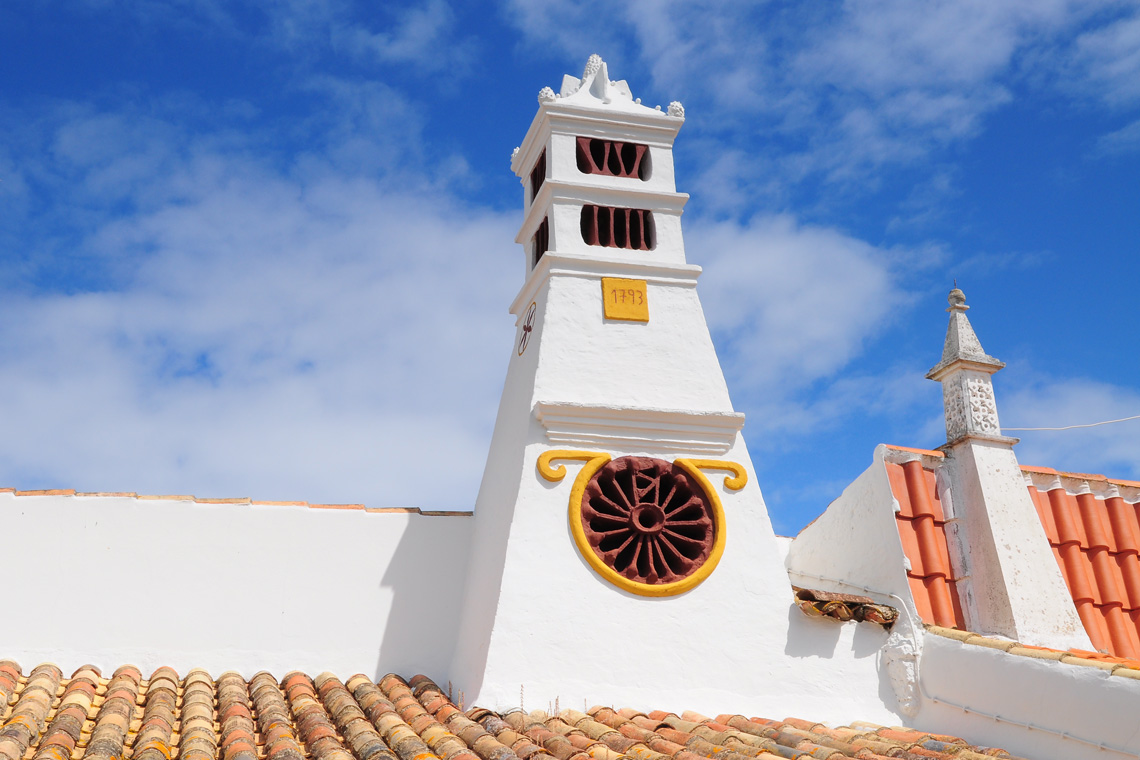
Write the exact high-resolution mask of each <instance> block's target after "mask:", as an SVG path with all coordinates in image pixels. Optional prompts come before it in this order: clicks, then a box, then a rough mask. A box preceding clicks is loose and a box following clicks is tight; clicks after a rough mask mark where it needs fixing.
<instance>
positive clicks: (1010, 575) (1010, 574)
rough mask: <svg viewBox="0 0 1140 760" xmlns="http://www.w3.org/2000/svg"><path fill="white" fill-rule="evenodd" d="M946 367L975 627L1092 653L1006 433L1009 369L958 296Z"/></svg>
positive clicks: (953, 467)
mask: <svg viewBox="0 0 1140 760" xmlns="http://www.w3.org/2000/svg"><path fill="white" fill-rule="evenodd" d="M949 302H950V308H949V309H947V311H949V312H950V325H949V328H948V329H947V331H946V343H945V346H944V348H943V351H942V361H940V362H939V363H938V364H937V365H935V366H934V368H933V369H931V370H930V372H928V373H927V375H926V376H927V378H929V379H931V380H935V381H938V382H940V383H942V399H943V405H944V407H945V414H946V441H947V442H946V444H945V445H944V446H942V447H940V448H941V450H942V451H943V452H945V454H946V463H945V465H944V466H945V468H946V472H947V474H948V476H949V477H948V478H947V479H946V480H945V481H944V482H945V483H946V486H945V490H946V492H947V493H945V494H944V495H943V497H942V502H943V504H951V505H952V509H953V514H954V518H953V520H954V521H955V522H956V523H957V530H956V532H954V534H956V535H957V536H958V544H959V545H958V546H957V547H953V546H951V547H950V548H951V551H955V549H957V551H958V552H959V553H960V556H961V558H962V570H963V574H964V576H965V577H964V578H962V579H960V580H959V581H958V588H959V590H960V591H963V593H964V596H965V598H964V599H963V600H962V602H963V607H964V609H965V611H966V617H967V622H968V625H969V626H970V627H971V628H972V629H974V630H975V631H977V632H979V633H989V634H998V635H1001V636H1006V637H1009V638H1011V639H1016V640H1018V641H1020V642H1022V643H1024V644H1031V645H1036V646H1047V647H1054V648H1058V649H1069V648H1072V647H1077V648H1081V649H1091V648H1092V645H1091V643H1090V642H1089V639H1088V635H1087V634H1086V633H1085V630H1084V627H1083V626H1082V624H1081V621H1080V618H1079V617H1078V616H1077V610H1076V607H1075V606H1074V605H1073V600H1072V597H1071V596H1070V595H1069V592H1068V590H1067V589H1066V587H1065V581H1064V579H1063V577H1062V576H1061V571H1060V568H1059V567H1058V566H1057V561H1056V559H1055V558H1054V556H1053V553H1052V550H1051V549H1050V547H1049V541H1048V538H1047V537H1046V535H1045V530H1044V528H1043V527H1042V525H1041V521H1040V519H1039V518H1038V516H1037V512H1036V509H1035V508H1034V506H1033V500H1032V498H1031V497H1030V495H1029V492H1028V491H1027V490H1026V487H1025V478H1024V476H1023V475H1022V473H1021V468H1020V467H1019V466H1018V463H1017V457H1016V456H1015V455H1014V453H1013V446H1014V444H1016V443H1017V441H1018V439H1016V438H1010V437H1007V436H1004V435H1002V433H1001V425H1000V423H999V422H998V410H997V402H996V400H995V398H994V389H993V382H992V379H991V377H992V375H993V374H994V373H995V372H997V371H998V370H1000V369H1001V368H1002V367H1004V366H1005V364H1004V363H1002V362H1000V361H998V360H997V359H995V358H994V357H992V356H990V355H988V354H987V353H986V352H985V351H984V350H983V349H982V344H981V342H980V341H979V340H978V336H977V335H976V334H975V333H974V329H973V327H971V326H970V320H969V319H968V318H967V317H966V311H967V310H968V309H969V308H970V307H969V306H967V305H966V296H965V294H964V293H963V292H962V291H961V290H958V289H957V288H954V289H953V290H951V291H950V296H949Z"/></svg>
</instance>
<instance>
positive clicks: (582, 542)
mask: <svg viewBox="0 0 1140 760" xmlns="http://www.w3.org/2000/svg"><path fill="white" fill-rule="evenodd" d="M556 459H561V460H564V461H575V462H585V466H584V467H583V468H582V469H581V470H580V471H579V472H578V477H576V478H574V486H573V488H571V489H570V505H569V510H568V514H567V518H568V519H569V521H570V532H571V533H572V534H573V536H574V543H575V544H576V545H577V546H578V552H579V553H580V554H581V555H582V558H583V559H585V560H586V562H587V563H589V565H590V567H592V568H593V569H594V572H596V573H597V574H598V575H600V576H602V577H603V578H605V579H606V580H607V581H609V582H610V583H612V584H613V585H615V586H617V587H618V588H620V589H624V590H625V591H629V592H630V593H632V594H637V595H639V596H675V595H676V594H681V593H684V592H686V591H688V590H690V589H692V588H695V587H696V586H698V585H700V583H701V582H703V581H704V580H705V579H706V578H708V577H709V576H710V575H711V574H712V571H713V570H715V569H716V566H717V563H718V562H720V558H721V555H722V554H724V543H725V534H726V532H727V531H726V528H725V522H724V507H723V505H722V504H721V502H720V496H719V495H718V494H717V492H716V489H715V488H714V487H713V485H712V483H710V482H709V480H708V478H707V477H706V476H705V474H704V473H703V472H701V470H714V471H718V472H728V473H731V475H726V476H725V477H724V487H725V488H727V489H728V490H730V491H739V490H740V489H741V488H744V486H745V485H746V484H747V483H748V473H747V472H745V470H744V467H742V466H741V465H740V464H737V463H736V462H726V461H721V460H717V459H677V460H674V462H673V464H675V465H677V466H678V467H680V468H682V469H683V470H684V471H685V472H686V473H688V474H689V475H690V476H692V477H693V479H694V480H696V481H697V483H699V484H700V486H701V488H703V489H704V492H705V494H706V495H707V496H708V498H709V502H710V504H711V505H712V509H713V521H714V523H715V524H716V540H715V542H714V543H713V547H712V551H710V552H709V556H708V559H706V560H705V563H704V564H703V565H701V566H700V567H699V568H698V569H697V571H696V572H694V573H693V574H692V575H690V576H688V577H687V578H682V579H681V580H679V581H674V582H673V583H658V584H650V583H641V582H640V581H634V580H630V579H629V578H626V577H625V576H624V575H621V574H620V573H618V572H617V571H615V570H614V569H613V568H611V567H609V566H608V565H607V564H606V563H605V562H603V561H602V558H601V557H599V556H598V555H597V554H596V553H595V552H594V548H593V547H592V546H590V542H589V541H588V540H587V539H586V533H585V531H584V530H583V529H582V497H583V496H584V495H585V493H586V486H587V485H589V483H590V480H591V478H593V477H594V475H595V473H597V471H598V470H600V469H602V468H603V467H605V466H606V463H608V462H609V461H610V459H611V457H610V455H609V454H606V453H605V452H601V451H575V450H570V449H552V450H551V451H545V452H543V453H542V454H540V455H539V457H538V472H539V474H540V475H542V477H543V478H545V479H546V480H548V481H550V482H552V483H557V482H559V481H561V480H562V479H563V478H565V477H566V465H562V464H560V465H558V466H552V465H551V462H553V461H554V460H556Z"/></svg>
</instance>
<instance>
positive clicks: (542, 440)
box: [451, 78, 898, 723]
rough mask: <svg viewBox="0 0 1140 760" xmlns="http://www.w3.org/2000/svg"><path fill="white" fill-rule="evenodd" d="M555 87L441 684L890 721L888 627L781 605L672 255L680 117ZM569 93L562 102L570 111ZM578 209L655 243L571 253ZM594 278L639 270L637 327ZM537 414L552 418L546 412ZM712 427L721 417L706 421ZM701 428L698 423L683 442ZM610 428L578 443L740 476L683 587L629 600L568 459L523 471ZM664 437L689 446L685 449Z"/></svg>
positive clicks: (684, 282) (698, 313)
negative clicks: (714, 448)
mask: <svg viewBox="0 0 1140 760" xmlns="http://www.w3.org/2000/svg"><path fill="white" fill-rule="evenodd" d="M564 82H565V83H564V87H563V91H562V93H563V97H561V98H558V99H556V100H555V101H554V102H552V103H545V104H543V105H542V106H541V107H540V109H539V114H538V115H537V116H536V118H535V121H534V123H533V124H532V125H531V128H530V131H529V132H528V134H527V137H526V139H525V140H524V141H523V147H522V150H521V151H520V153H519V154H518V155H517V156H516V157H515V159H514V161H513V163H512V168H513V169H514V170H515V172H516V173H517V174H518V175H519V177H520V179H521V180H522V181H523V182H524V183H525V182H528V181H529V180H528V174H529V170H530V167H531V166H533V165H534V161H535V160H537V158H538V153H539V151H540V150H541V149H542V147H541V146H548V154H547V165H548V167H549V171H550V179H549V180H547V182H546V185H544V187H543V189H542V190H540V192H539V193H538V194H537V197H536V198H535V199H534V202H533V205H532V207H531V208H530V209H528V212H527V215H526V218H525V219H524V221H523V225H522V227H521V229H520V233H519V236H518V240H519V241H527V240H529V237H530V236H531V235H532V234H533V230H534V229H535V228H536V227H537V225H538V223H539V222H541V219H542V218H544V217H546V218H549V219H551V220H552V230H554V231H555V233H554V235H553V237H552V242H551V250H550V252H549V253H548V254H547V255H546V256H544V257H543V259H542V260H541V261H540V262H539V263H538V264H537V265H536V266H535V267H534V270H533V271H532V272H531V273H530V276H529V278H528V281H527V282H526V283H525V284H524V285H523V287H522V288H521V290H520V293H519V295H518V297H517V298H516V299H515V301H514V303H513V304H512V307H511V308H512V311H513V312H514V313H515V314H516V315H518V314H522V313H523V311H524V310H525V309H526V308H528V307H529V304H530V303H531V302H532V301H533V302H535V303H536V304H537V310H538V314H539V319H538V321H537V323H536V329H535V331H534V333H533V335H532V338H531V340H532V343H531V347H530V348H528V350H527V352H526V354H525V355H524V356H522V357H517V356H513V357H512V359H511V365H510V369H509V371H508V376H507V381H506V387H505V388H504V392H503V398H502V401H501V404H500V407H499V415H498V418H497V420H496V426H495V432H494V437H493V440H492V444H491V452H490V455H489V457H488V462H487V468H486V470H485V471H484V477H483V483H482V486H481V488H480V493H479V498H478V501H477V503H476V509H475V535H474V540H473V547H472V553H471V564H470V568H469V572H468V583H467V594H466V598H465V600H464V608H463V613H462V617H461V621H460V638H459V642H458V644H457V649H456V657H455V664H454V666H453V668H452V670H451V678H452V680H453V681H454V683H455V685H456V688H458V689H462V690H463V691H464V693H465V695H466V698H467V701H468V703H476V702H477V703H479V704H484V705H487V706H489V707H492V708H506V707H511V706H519V700H520V694H522V695H525V696H523V697H522V699H523V700H524V705H523V706H527V707H534V706H542V707H545V706H546V705H547V704H548V703H551V702H553V701H555V700H556V699H557V700H558V701H559V702H560V703H561V704H563V705H578V704H582V703H583V702H586V703H588V704H593V703H595V702H599V701H601V702H605V703H607V704H620V705H638V706H649V705H653V706H655V707H659V708H661V709H669V710H677V711H680V710H684V709H695V710H698V711H702V712H706V713H708V714H712V715H715V714H718V712H724V711H728V710H731V711H734V712H736V711H745V712H748V713H749V714H773V715H781V716H783V715H787V714H797V713H799V714H804V715H811V716H813V717H815V718H817V719H822V720H832V721H851V720H857V719H869V720H878V721H882V722H891V723H893V722H897V720H898V712H897V710H896V707H895V698H894V695H893V692H892V691H891V688H890V685H889V683H888V682H887V680H886V676H885V675H883V674H882V673H881V672H880V669H879V652H880V648H881V647H882V645H883V643H884V642H885V641H886V637H887V634H886V632H885V631H884V630H883V629H882V628H881V627H879V626H875V625H869V624H856V623H849V624H841V623H838V622H837V621H834V620H831V619H827V620H819V619H815V618H809V617H807V616H805V615H804V614H803V613H802V612H801V611H800V610H799V608H798V607H796V606H795V604H794V602H793V597H792V593H791V589H790V587H789V584H788V577H787V573H786V571H785V569H784V566H783V556H784V548H785V546H786V542H785V543H784V544H781V542H779V541H778V540H777V538H776V536H775V535H774V533H773V531H772V526H771V523H770V521H769V518H768V514H767V510H766V508H765V505H764V500H763V497H762V495H761V493H760V488H759V484H758V483H757V480H756V475H755V472H754V470H753V468H752V463H751V459H750V457H749V454H748V450H747V448H746V446H745V444H744V441H743V438H742V437H741V436H740V434H739V432H738V431H739V423H740V422H741V418H740V415H738V414H736V413H735V411H734V409H733V406H732V402H731V399H730V398H729V394H728V388H727V386H726V384H725V381H724V376H723V374H722V372H721V368H720V364H719V362H718V360H717V357H716V352H715V350H714V348H713V344H712V339H711V337H710V335H709V331H708V327H707V325H706V323H705V318H704V313H703V310H702V308H701V303H700V300H699V298H698V294H697V289H696V287H695V286H696V280H697V275H698V274H699V273H700V269H699V267H692V266H689V265H687V264H686V263H685V252H684V242H683V239H682V236H681V227H680V211H681V208H682V207H683V204H684V200H685V199H686V198H687V196H685V195H683V194H679V193H676V192H675V188H674V185H673V174H672V157H671V153H670V151H671V146H672V139H673V137H674V136H675V134H676V130H677V129H678V128H679V126H680V123H681V122H680V119H678V118H675V117H670V116H667V115H665V114H662V113H658V112H655V111H653V110H652V109H645V108H642V107H640V106H636V103H633V102H631V101H626V100H622V99H620V98H618V99H615V100H614V101H613V102H612V103H611V102H606V101H605V98H604V97H603V96H601V95H599V94H598V91H596V90H591V94H590V95H589V97H588V98H587V96H586V95H583V94H582V92H583V90H584V89H585V88H586V87H587V84H586V83H580V84H578V85H576V84H575V82H574V81H573V78H567V79H566V80H564ZM602 89H603V90H605V88H602ZM619 89H620V88H619ZM603 94H604V93H603ZM572 98H576V99H577V100H574V103H577V104H578V105H574V107H571V106H572V105H573V104H572V103H568V102H567V101H569V100H571V99H572ZM615 104H616V105H615ZM634 106H636V107H634ZM676 110H677V109H674V111H675V112H676ZM587 129H588V130H589V131H588V132H587V131H584V130H587ZM577 134H588V135H591V136H597V137H602V138H607V139H616V140H634V141H638V142H644V143H646V144H649V145H650V150H651V158H652V174H651V177H650V180H649V181H648V182H641V181H640V180H633V179H629V178H625V179H623V178H615V177H599V176H595V177H590V178H588V179H587V178H584V177H583V175H581V174H580V173H579V172H578V170H577V167H576V165H575V163H574V154H573V150H574V140H573V138H574V136H575V135H577ZM582 203H600V204H606V205H616V206H628V207H642V208H651V209H653V211H654V217H655V220H656V223H657V246H656V248H655V250H654V251H652V252H645V251H621V250H618V249H613V248H599V247H590V246H585V245H584V244H581V242H580V241H581V234H580V229H579V217H578V212H579V210H580V208H581V204H582ZM605 276H611V277H632V278H638V279H644V280H646V281H647V284H648V286H647V297H648V302H649V321H648V323H641V322H621V321H612V320H606V319H604V317H603V308H602V289H601V282H600V280H601V278H602V277H605ZM550 410H553V411H555V412H556V413H557V414H555V415H554V416H555V418H557V419H551V418H550V417H548V416H547V412H548V411H550ZM583 410H588V413H587V412H585V411H583ZM647 410H648V411H647ZM559 415H561V416H560V417H559ZM587 417H588V426H587V425H585V424H584V423H583V422H582V421H583V420H584V419H585V418H587ZM649 418H651V419H652V422H653V424H654V425H655V426H656V427H657V430H658V435H657V440H656V441H654V440H633V438H634V436H633V435H631V434H630V430H631V428H632V427H635V423H637V425H640V426H642V429H644V423H645V422H646V421H647V419H649ZM709 420H717V421H718V422H717V424H716V426H715V427H714V428H713V431H710V430H709V429H708V425H707V424H706V423H707V421H709ZM571 427H572V428H573V430H572V431H571V432H567V431H568V429H569V428H571ZM587 427H592V428H593V429H594V431H595V432H594V433H592V434H589V433H587V432H585V431H586V428H587ZM701 427H705V428H706V429H705V431H704V433H702V435H701V436H696V437H693V436H692V435H691V433H692V432H693V431H694V430H695V429H699V428H701ZM615 429H617V430H624V431H625V432H624V433H623V435H624V436H625V438H626V440H616V439H615V438H610V439H608V440H607V441H606V442H605V444H606V445H604V446H603V445H598V446H596V447H588V446H583V448H595V449H596V450H602V451H605V452H607V453H609V454H611V455H612V456H614V457H620V456H623V455H627V454H656V455H663V454H667V455H668V458H674V457H676V456H681V455H684V454H688V455H689V456H704V455H707V448H706V447H707V438H708V436H709V434H710V432H715V435H714V438H717V439H724V438H727V440H726V441H725V442H726V443H727V446H725V447H724V449H725V450H723V454H722V456H723V458H724V459H726V460H730V461H734V462H738V463H740V464H741V465H742V466H743V467H744V468H745V470H746V472H747V473H748V478H749V480H748V484H747V486H746V487H745V488H744V489H743V490H741V491H738V492H731V491H727V490H725V489H724V487H723V480H724V478H723V476H718V475H715V474H712V473H710V480H711V482H712V483H713V485H714V487H715V488H716V489H717V491H718V493H719V494H720V498H721V499H722V501H723V504H724V511H725V520H726V531H727V533H726V543H725V549H724V554H723V556H722V558H721V560H720V563H719V565H718V566H717V568H716V570H715V571H714V572H713V573H712V574H711V575H710V576H709V577H708V578H707V579H706V580H704V581H703V582H702V583H701V584H700V585H698V586H697V587H695V588H694V589H692V590H690V591H688V592H686V593H684V594H680V595H677V596H673V597H662V598H651V597H643V596H638V595H635V594H631V593H629V592H626V591H624V590H621V589H619V588H617V587H616V586H613V585H611V584H610V583H609V582H608V581H606V580H604V579H602V578H601V577H600V576H599V575H597V574H596V573H595V572H594V571H593V570H592V569H591V568H590V566H589V565H588V564H587V563H586V561H585V560H584V559H583V558H582V557H581V556H580V554H579V552H578V548H577V546H576V545H575V543H574V541H573V538H572V536H571V534H570V530H569V525H568V519H567V508H568V501H569V497H570V492H571V489H572V486H573V481H574V478H575V477H576V476H577V474H578V472H579V471H580V469H581V467H582V464H581V463H576V462H566V463H565V465H566V469H567V471H568V472H567V475H566V477H565V479H564V480H562V481H561V482H557V483H552V482H548V481H546V480H545V479H544V478H542V477H541V476H540V474H539V473H538V471H537V469H536V460H537V459H538V456H539V455H540V454H541V453H543V452H544V451H547V450H549V449H551V448H562V446H561V444H562V443H565V442H568V441H569V440H572V439H573V436H577V440H580V441H582V442H583V443H586V442H591V440H594V439H590V440H587V438H586V437H587V435H593V436H602V435H605V431H611V430H615ZM678 431H687V433H688V434H689V437H690V438H692V439H693V445H692V448H691V449H690V450H689V451H685V450H684V445H683V442H682V439H684V438H685V435H678ZM729 431H731V435H730V436H726V435H725V433H726V432H729ZM559 435H561V436H563V438H559V439H558V441H557V442H558V443H559V444H560V445H559V446H557V447H556V446H554V445H553V444H554V443H555V440H554V437H555V436H559ZM548 436H549V437H548ZM617 437H618V438H620V437H621V436H617ZM702 438H703V440H702ZM600 443H601V441H600V440H599V444H600ZM896 540H897V536H896ZM840 684H841V685H842V687H841V688H838V686H839V685H840Z"/></svg>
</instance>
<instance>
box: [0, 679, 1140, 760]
mask: <svg viewBox="0 0 1140 760" xmlns="http://www.w3.org/2000/svg"><path fill="white" fill-rule="evenodd" d="M1135 672H1136V673H1137V674H1140V670H1137V671H1135ZM0 697H4V699H2V700H0V707H4V706H7V705H9V703H10V707H9V708H8V712H7V714H3V713H0V758H3V759H4V760H21V759H22V758H25V757H27V758H30V759H31V760H71V758H72V757H83V758H90V759H91V760H98V759H99V758H104V759H105V760H109V759H110V758H121V757H124V756H126V757H131V758H132V760H170V758H171V757H172V756H176V757H178V758H179V760H258V759H259V758H261V759H263V760H623V758H633V760H773V759H774V758H786V759H788V760H791V759H794V758H821V759H822V760H841V759H842V758H846V757H858V758H862V759H863V760H872V759H873V758H876V757H894V758H908V757H910V758H918V757H922V758H938V759H940V760H949V758H956V759H957V760H969V759H970V758H979V759H980V758H984V757H991V756H995V755H996V756H999V757H1009V754H1008V753H1005V752H1003V751H1001V750H992V749H989V748H986V747H980V746H974V745H971V744H968V743H967V742H966V741H964V740H962V739H958V738H955V737H950V736H941V735H937V734H928V733H923V732H920V731H913V730H910V729H905V728H899V727H884V726H878V725H875V724H869V723H852V724H851V725H850V726H841V727H834V728H833V727H828V726H825V725H823V724H821V723H817V722H813V721H810V720H803V719H799V718H786V719H784V720H771V719H766V718H758V717H756V718H746V717H744V716H742V715H721V716H720V717H718V718H716V719H715V720H713V719H710V718H708V717H705V716H703V715H698V714H696V713H691V712H685V713H682V715H680V716H678V715H675V714H673V713H668V712H660V711H657V712H649V713H645V712H640V711H637V710H631V709H628V708H623V709H613V708H609V707H594V708H591V709H590V710H589V711H588V712H579V711H577V710H569V709H567V710H561V711H558V712H557V714H553V715H548V714H546V713H544V712H542V711H534V712H531V713H524V712H522V711H513V712H508V713H505V714H499V713H495V712H492V711H489V710H484V709H480V708H473V709H470V710H468V711H467V712H463V711H462V709H461V705H457V704H455V703H454V702H453V701H452V700H451V698H450V696H448V695H447V694H445V693H444V692H443V691H442V690H441V689H440V688H439V687H438V686H437V685H436V684H435V683H434V682H432V681H431V680H430V679H428V678H425V677H424V676H416V677H415V678H413V679H411V682H410V683H409V682H406V681H404V680H403V679H401V678H399V677H398V676H395V675H388V676H385V677H384V678H382V679H380V682H379V683H376V682H374V681H372V680H371V679H370V678H368V677H367V676H363V675H357V676H353V677H352V678H350V679H348V681H347V683H346V682H343V681H341V680H340V679H339V678H338V677H337V676H335V675H333V674H331V673H321V674H320V675H318V676H316V677H315V678H312V677H310V676H309V675H307V674H305V673H300V672H293V673H289V674H287V675H286V676H285V678H284V679H282V680H280V681H278V680H277V678H276V677H274V676H273V675H271V674H269V673H265V672H262V673H258V674H256V675H255V676H253V678H251V679H249V680H248V681H247V680H245V678H244V677H242V676H241V675H240V674H238V673H235V672H232V671H230V672H226V673H223V674H221V675H220V676H219V677H218V679H217V680H216V681H215V680H213V679H212V678H211V676H210V675H209V674H207V673H206V672H205V671H202V670H191V671H190V672H189V673H187V674H186V677H185V678H180V677H179V675H178V674H177V673H176V672H175V671H174V670H172V669H170V668H165V667H164V668H159V669H158V670H156V671H154V673H152V674H151V676H150V678H149V679H143V678H142V674H141V673H140V672H139V671H138V669H137V668H133V667H130V666H125V667H122V668H119V669H118V670H117V671H115V673H114V674H113V675H112V677H111V679H110V680H107V679H104V678H103V677H102V676H101V674H100V672H99V670H98V669H96V668H93V667H91V666H84V667H82V668H80V669H79V670H77V671H76V672H75V673H74V675H72V677H71V678H70V679H65V678H63V676H62V674H61V673H60V671H59V668H57V667H55V666H54V665H40V666H38V667H37V668H35V669H34V670H32V672H31V673H30V674H29V675H28V676H27V678H25V677H24V676H23V674H22V672H21V670H20V668H19V666H17V665H16V664H15V663H12V662H8V661H0ZM215 705H216V707H215Z"/></svg>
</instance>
